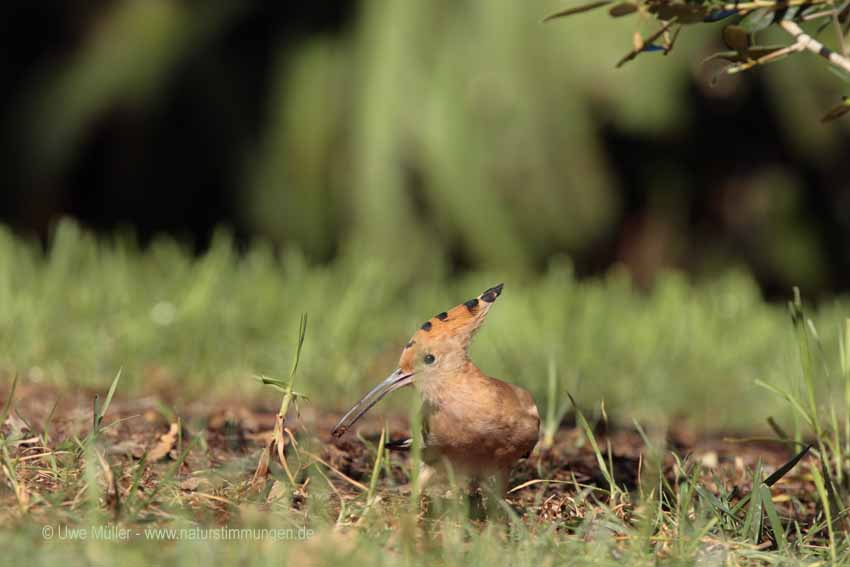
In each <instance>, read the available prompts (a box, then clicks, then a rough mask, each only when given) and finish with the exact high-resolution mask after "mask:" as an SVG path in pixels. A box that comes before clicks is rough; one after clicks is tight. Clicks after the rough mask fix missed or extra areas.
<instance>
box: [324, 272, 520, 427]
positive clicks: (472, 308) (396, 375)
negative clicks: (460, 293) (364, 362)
mask: <svg viewBox="0 0 850 567" xmlns="http://www.w3.org/2000/svg"><path fill="white" fill-rule="evenodd" d="M502 286H503V284H499V285H497V286H494V287H491V288H490V289H488V290H487V291H485V292H484V293H482V294H481V295H479V296H478V297H475V298H473V299H470V300H469V301H465V302H463V303H461V304H460V305H458V306H456V307H453V308H452V309H450V310H449V311H443V312H442V313H439V314H437V315H435V316H433V317H431V318H430V319H428V320H427V321H425V322H424V323H423V324H422V326H421V327H420V328H419V330H418V331H416V333H414V335H413V337H411V339H410V341H408V343H407V344H406V345H405V346H404V349H403V350H402V351H401V358H400V359H399V363H398V368H397V369H396V370H395V372H393V373H392V374H390V375H389V376H388V377H387V378H386V379H385V380H384V381H383V382H381V383H380V384H378V385H377V386H375V387H374V388H373V389H372V390H371V391H369V393H367V394H366V395H365V396H363V398H361V399H360V401H359V402H357V403H356V404H354V406H353V407H352V408H351V409H350V410H348V412H347V413H346V414H345V415H344V416H343V417H342V419H340V420H339V422H338V423H337V424H336V426H335V427H334V429H333V431H332V433H333V435H334V436H335V437H340V436H342V435H344V434H345V432H346V431H348V429H349V428H350V427H351V426H352V425H354V423H355V422H356V421H357V420H358V419H360V418H361V417H362V416H363V415H364V414H365V413H366V412H367V411H369V409H371V408H372V406H374V405H375V404H376V403H378V402H379V401H380V400H381V399H382V398H383V397H384V396H386V395H387V394H389V393H390V392H393V391H395V390H398V389H399V388H403V387H405V386H410V385H411V384H413V383H414V382H415V381H416V382H420V381H421V382H422V383H425V382H427V381H428V380H429V379H431V378H433V377H435V376H438V375H440V374H445V373H450V372H452V371H454V370H458V369H460V368H461V367H462V366H463V364H464V363H465V362H466V361H467V359H468V356H469V355H468V348H469V342H470V341H471V340H472V337H473V336H474V335H475V332H476V331H477V330H478V329H479V328H480V327H481V325H482V324H483V323H484V319H485V318H486V317H487V312H488V311H490V307H492V306H493V303H494V302H495V301H496V298H498V297H499V295H500V294H501V293H502Z"/></svg>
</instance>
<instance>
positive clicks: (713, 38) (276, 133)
mask: <svg viewBox="0 0 850 567" xmlns="http://www.w3.org/2000/svg"><path fill="white" fill-rule="evenodd" d="M567 4H568V3H567V2H566V1H562V0H541V1H536V2H516V1H513V0H464V1H458V0H452V1H449V0H406V1H404V2H398V1H395V2H394V1H391V0H360V1H356V2H354V1H352V2H329V1H324V2H321V1H320V2H312V3H302V4H301V5H298V6H289V5H288V4H286V3H278V2H271V1H268V2H262V1H248V2H230V1H225V0H222V1H204V2H199V1H197V2H191V1H176V0H144V1H141V0H109V1H106V0H102V1H97V2H89V1H86V2H83V1H69V0H63V1H50V2H42V3H38V4H37V5H26V6H23V5H15V6H11V5H10V6H8V7H3V8H0V13H2V26H3V27H2V32H3V36H4V37H5V38H7V44H8V47H7V48H6V49H5V50H4V57H3V59H2V61H0V65H2V68H3V69H4V70H5V72H4V76H7V77H8V78H9V81H10V83H11V86H10V88H7V89H4V92H3V93H2V94H0V105H2V106H0V109H2V112H3V123H2V131H0V148H2V150H3V151H2V157H0V160H2V162H0V163H2V167H3V173H4V190H3V192H2V195H0V218H2V220H3V221H4V223H5V224H6V225H7V227H8V230H4V232H3V236H2V258H0V261H2V262H3V263H4V264H3V268H2V272H0V274H2V275H1V276H0V278H2V282H0V305H2V308H0V314H2V315H0V317H2V321H1V322H0V323H2V334H0V337H2V340H3V350H4V357H3V360H2V365H3V369H4V371H5V372H7V373H11V372H13V371H21V372H24V373H25V374H26V375H27V376H29V377H30V378H31V379H32V380H34V381H39V380H52V381H55V382H59V383H68V382H70V383H73V384H83V385H92V386H93V385H98V386H99V385H102V384H103V383H104V381H108V379H109V378H111V376H112V375H114V372H115V370H116V369H117V368H118V367H119V366H124V367H125V368H128V369H130V372H129V375H130V376H132V378H129V379H128V382H129V383H130V384H135V386H136V387H138V388H143V387H144V386H146V385H151V384H158V385H159V386H163V384H169V385H174V384H181V385H185V386H187V388H188V389H187V390H186V391H187V392H188V391H193V390H192V388H194V391H198V390H200V389H202V388H203V387H205V386H204V385H207V384H209V383H217V384H218V385H221V386H222V387H223V389H228V388H229V389H231V390H232V389H233V388H234V387H239V386H236V385H237V384H239V385H241V384H243V382H242V381H243V380H245V379H246V377H250V374H251V373H253V372H265V373H274V372H276V371H280V372H282V371H283V369H284V368H286V366H287V363H286V361H287V360H288V358H287V357H288V355H289V352H288V350H287V348H286V347H282V346H281V345H289V344H291V341H290V338H291V335H292V333H294V331H295V328H296V326H295V321H296V320H297V316H298V313H299V312H300V311H301V310H302V309H308V310H309V311H310V313H311V316H312V317H313V319H312V320H313V322H314V326H313V327H312V328H311V329H312V330H311V338H310V340H311V346H310V347H309V348H308V354H309V350H310V349H319V348H322V349H323V350H322V351H321V352H316V351H314V358H313V359H312V361H311V360H310V358H309V357H308V359H307V361H306V362H305V367H304V368H305V370H304V371H305V379H306V380H307V381H308V385H306V386H305V388H304V389H306V390H307V392H308V393H313V394H315V393H318V392H322V391H323V390H322V388H323V384H327V383H328V382H327V381H330V383H333V384H334V385H336V386H338V387H339V389H338V392H339V397H340V400H345V399H349V398H350V396H352V395H353V393H354V392H355V391H356V390H358V389H359V388H360V387H362V385H364V384H366V383H368V382H370V381H372V380H374V379H375V378H377V377H380V376H382V375H383V374H385V373H386V370H387V369H391V365H392V364H393V362H394V360H393V359H394V358H395V356H396V354H397V349H398V347H400V345H402V344H403V343H404V341H405V340H406V339H407V337H408V336H409V335H410V334H411V333H412V330H413V329H415V326H416V323H417V322H419V320H420V319H424V318H425V317H428V316H429V315H431V314H433V313H432V312H437V311H439V310H442V309H445V308H448V307H450V306H452V305H454V304H456V303H458V302H460V301H461V300H463V299H466V298H467V296H470V294H475V293H479V292H480V291H481V290H483V289H485V288H486V287H489V286H491V285H493V284H495V283H498V282H499V281H505V282H506V284H507V285H506V295H505V305H504V306H503V307H500V310H495V311H494V314H493V319H494V321H493V322H492V326H493V327H497V328H498V330H494V331H492V332H491V333H492V334H491V335H490V339H489V341H490V342H489V343H488V344H487V345H482V346H481V347H480V348H481V349H482V351H481V352H480V353H479V356H481V357H482V358H483V360H484V363H485V364H487V365H489V366H488V367H485V369H488V370H491V371H492V372H493V373H496V374H499V373H501V375H506V376H508V377H511V376H513V377H515V379H516V380H517V381H521V382H523V383H525V384H527V385H529V386H530V387H531V388H532V389H533V390H534V391H535V394H536V395H538V396H544V395H545V390H546V387H547V386H546V384H547V382H546V380H547V378H546V377H547V376H548V373H549V372H550V371H551V368H552V367H553V366H554V367H555V369H556V372H557V373H558V375H559V377H560V378H559V380H562V381H563V383H564V387H571V388H576V387H577V386H576V385H577V384H579V383H581V384H583V385H582V386H581V387H580V388H581V390H580V393H581V397H583V398H584V399H585V400H587V401H589V402H590V401H595V400H598V398H599V397H602V396H605V397H606V399H608V400H610V403H611V404H612V405H613V406H614V407H615V408H623V409H624V411H625V410H626V409H628V411H631V412H636V413H641V412H642V413H643V414H645V415H651V414H652V413H653V412H656V411H657V410H658V409H659V408H660V409H663V410H664V411H665V412H669V413H670V415H673V414H676V413H677V412H678V413H688V414H689V415H690V416H691V417H693V418H695V419H697V420H702V421H712V420H713V421H712V423H713V424H714V425H717V426H722V425H724V424H732V423H736V422H740V421H745V420H747V419H751V415H750V414H749V413H748V409H749V408H751V407H752V404H753V403H762V401H763V393H759V392H758V390H757V389H755V388H754V387H752V380H753V379H754V378H763V379H770V378H772V377H781V379H782V380H790V379H791V376H792V375H793V374H794V372H796V371H795V370H794V368H795V364H796V362H795V361H796V359H795V358H794V355H793V342H792V341H791V331H790V325H788V324H787V321H786V318H785V315H784V313H783V309H782V306H781V304H782V302H781V300H782V299H785V298H787V297H788V296H789V295H790V292H791V287H792V286H794V285H797V286H800V287H801V288H802V290H803V293H804V296H805V297H806V298H809V299H816V300H818V302H819V303H820V305H821V306H822V307H821V309H820V310H819V311H818V315H817V318H818V321H819V322H821V323H822V324H823V325H824V327H823V333H824V337H825V344H826V345H827V346H826V348H827V349H828V350H829V352H830V353H832V351H833V350H835V349H834V348H833V347H836V348H837V342H836V341H835V340H833V339H834V337H835V335H836V333H837V331H838V329H839V327H840V325H841V319H842V316H843V313H846V310H845V309H843V308H842V305H843V304H844V300H843V299H841V296H840V293H842V292H845V291H847V290H848V289H850V254H848V253H847V250H848V245H850V187H848V183H850V181H848V180H850V160H847V159H846V156H847V155H848V151H850V136H848V134H850V128H849V127H848V124H850V121H848V120H843V121H838V122H834V123H831V124H829V125H826V126H824V125H821V124H820V123H819V120H818V119H819V118H820V116H821V114H822V113H823V111H824V110H825V109H827V108H829V107H831V106H832V105H834V104H835V103H836V102H837V100H838V98H839V96H840V94H842V92H841V90H840V87H841V85H840V83H839V82H838V81H837V79H835V78H834V77H833V76H832V75H831V74H830V73H828V72H827V71H826V70H824V69H823V67H822V65H820V64H812V63H814V62H815V61H814V60H813V59H812V58H809V57H807V56H800V57H795V58H792V59H791V60H788V61H785V62H782V63H779V64H777V65H774V66H770V67H767V68H764V69H759V70H757V71H755V72H753V73H751V74H747V75H744V76H736V77H720V78H719V80H718V81H717V82H716V84H714V78H715V75H716V74H717V71H718V68H717V67H714V66H712V65H711V64H706V65H703V64H702V63H701V62H702V60H703V59H704V58H705V57H706V56H707V55H709V54H711V53H713V52H714V51H716V50H718V49H721V48H722V45H721V43H720V41H719V35H720V27H721V25H716V26H715V25H705V26H697V27H694V28H693V29H687V30H685V33H683V35H682V37H681V38H680V40H679V42H678V44H677V48H676V50H675V51H674V52H673V53H672V54H670V55H668V56H662V55H659V54H646V55H644V56H641V57H639V58H638V59H637V60H636V61H634V62H632V63H630V64H628V65H626V66H625V67H624V68H622V69H619V70H618V69H614V64H615V63H616V61H618V60H619V58H620V57H621V56H622V55H623V54H624V53H626V52H627V51H628V50H629V49H631V43H632V39H631V38H632V34H633V33H634V31H635V30H641V31H643V32H644V33H646V32H647V31H649V30H651V29H652V23H650V22H640V21H639V20H638V19H623V20H617V21H611V20H610V19H609V18H608V16H607V15H606V14H605V13H604V12H603V13H598V14H597V13H592V14H586V15H584V16H582V17H577V18H575V19H570V20H565V21H560V22H558V23H553V24H546V25H543V24H541V23H540V20H541V18H542V17H543V16H544V15H546V14H548V13H550V12H552V11H554V10H556V9H558V8H562V7H564V6H565V5H567ZM776 39H781V37H779V38H776ZM818 63H819V62H818ZM64 217H73V218H75V219H76V223H74V222H65V223H64V224H60V219H62V218H64ZM77 223H79V224H77ZM81 227H82V228H81ZM222 227H225V228H222ZM765 298H766V299H768V300H770V301H776V300H780V301H778V302H777V303H773V304H770V303H768V304H766V303H765V302H764V299H765ZM500 318H501V319H500ZM497 335H498V336H497ZM393 340H394V341H395V342H392V341H393ZM223 342H224V343H226V344H227V346H226V347H223V346H222V343H223ZM476 348H479V347H476ZM487 349H490V350H487ZM789 357H790V358H789ZM834 363H837V358H834V357H833V359H831V362H830V363H829V364H834ZM828 366H829V365H827V367H828ZM582 377H583V378H582ZM825 387H827V386H826V385H825ZM718 397H723V399H724V400H726V402H724V403H728V407H727V408H726V409H725V410H723V411H722V412H721V413H720V414H719V413H718V412H719V411H720V410H718V409H717V408H718V404H716V403H715V401H714V400H716V399H718ZM697 400H699V402H696V401H697ZM334 403H337V402H334ZM765 403H767V402H765ZM338 404H339V405H342V404H343V401H339V402H338ZM767 409H770V407H766V411H767ZM724 412H725V413H724ZM718 420H719V421H718ZM736 420H737V421H736Z"/></svg>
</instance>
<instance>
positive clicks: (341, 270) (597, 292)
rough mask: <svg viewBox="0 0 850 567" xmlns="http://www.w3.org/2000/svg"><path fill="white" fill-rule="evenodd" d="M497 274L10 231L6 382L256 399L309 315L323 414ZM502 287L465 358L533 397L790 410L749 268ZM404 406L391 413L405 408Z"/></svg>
mask: <svg viewBox="0 0 850 567" xmlns="http://www.w3.org/2000/svg"><path fill="white" fill-rule="evenodd" d="M504 276H505V274H504V273H501V272H473V273H470V274H469V275H467V276H466V277H463V278H461V279H456V278H450V279H447V278H445V277H442V276H432V277H429V278H420V279H418V280H416V281H415V282H411V281H410V280H409V279H408V278H407V277H406V275H405V274H403V273H401V272H398V271H395V270H391V269H387V268H386V266H385V265H384V264H383V263H381V262H380V261H378V260H371V261H361V262H347V261H337V262H334V263H332V264H330V265H328V266H325V267H310V266H309V265H308V264H307V263H305V260H304V258H303V256H302V255H301V254H300V253H296V252H289V253H286V254H283V255H282V256H280V257H278V256H276V255H275V254H274V253H273V252H272V249H271V248H270V247H268V246H266V245H256V246H254V247H252V248H251V249H249V250H247V251H246V252H245V253H244V254H237V253H236V251H235V250H234V247H233V243H232V241H231V239H230V237H229V236H228V235H227V234H226V233H223V232H221V233H219V234H218V235H217V236H216V237H215V239H214V242H213V245H212V247H211V248H210V250H209V251H208V252H207V253H206V254H204V255H202V256H201V257H199V258H195V257H193V255H191V254H190V253H188V252H187V251H186V250H184V249H182V248H181V247H180V246H178V245H177V244H175V243H174V242H173V241H171V240H158V241H156V242H155V243H153V244H152V245H151V246H150V247H149V248H148V249H146V250H144V251H141V250H139V248H138V246H137V245H136V244H135V243H134V241H133V239H132V238H129V237H126V236H125V237H119V238H116V239H115V240H113V241H112V242H103V241H98V240H96V239H95V238H94V237H93V235H91V234H89V233H86V232H82V231H81V230H80V229H79V228H78V226H77V225H75V224H73V223H71V222H64V223H62V224H61V225H59V226H58V228H57V230H56V231H55V233H54V235H53V238H52V241H51V245H50V250H49V252H48V253H46V254H45V253H43V252H42V251H41V250H40V248H39V247H37V246H33V245H31V244H28V243H25V242H22V241H20V240H18V239H16V238H15V237H13V236H12V235H11V234H10V233H9V232H8V231H6V230H4V231H2V232H0V373H2V375H4V376H5V377H6V378H10V377H11V375H12V374H13V373H15V372H18V373H19V374H20V375H21V377H22V379H23V383H24V384H27V383H39V382H45V383H52V384H57V385H60V386H69V385H70V386H81V387H92V388H98V389H100V390H105V389H106V386H108V384H109V382H110V380H111V379H112V378H113V377H114V376H115V373H116V372H117V371H118V369H119V368H123V373H122V379H121V380H122V391H124V392H125V393H127V394H128V395H134V394H138V393H142V392H149V391H164V393H165V394H166V395H169V393H172V395H174V396H177V397H178V398H184V397H189V398H191V397H193V396H195V395H197V394H200V393H201V392H203V394H204V395H205V396H207V397H209V396H215V395H227V396H228V397H232V396H233V395H234V392H241V395H243V396H246V397H253V396H257V397H259V396H263V395H264V394H263V390H262V388H260V387H259V386H258V387H257V388H256V390H255V391H251V390H250V389H249V390H246V389H245V388H244V387H243V386H241V385H244V384H245V383H246V381H248V382H250V381H251V380H250V377H252V376H254V375H269V376H279V375H285V373H286V370H287V369H288V368H289V365H290V364H291V357H292V352H291V345H294V344H296V341H295V338H296V337H295V336H294V333H295V332H296V330H297V328H298V326H297V322H298V318H299V316H300V314H301V313H302V312H303V311H307V312H309V314H310V331H309V336H308V337H307V341H306V343H305V344H304V352H303V357H302V360H301V366H300V367H299V372H302V374H301V376H302V377H303V379H302V380H300V381H299V390H300V391H303V393H304V394H306V395H308V396H310V397H311V399H312V400H313V402H312V403H315V404H318V406H319V407H322V408H334V407H337V406H343V405H346V402H347V401H348V402H350V400H351V399H352V398H353V397H354V396H356V395H357V394H358V393H362V391H363V390H364V388H365V387H366V386H369V385H372V384H373V383H374V382H375V381H376V380H378V379H379V378H381V377H383V376H385V375H386V374H387V372H388V371H389V370H391V369H392V368H394V367H395V366H396V365H397V362H398V356H399V353H400V352H401V349H402V347H403V345H404V344H405V342H407V340H408V339H409V337H410V335H412V334H413V332H414V331H415V330H416V329H417V327H418V326H419V324H420V323H421V322H422V321H423V320H424V319H426V318H428V317H429V316H432V315H433V314H434V313H436V312H439V311H441V310H444V309H447V308H449V307H451V306H453V305H456V304H458V303H460V302H461V301H463V300H464V299H466V298H468V297H472V296H474V295H476V294H478V293H480V292H481V290H482V289H486V288H487V287H489V286H491V285H493V284H495V283H498V282H499V281H503V280H502V278H503V277H504ZM504 281H505V292H504V295H503V297H501V298H500V299H499V305H498V306H497V308H496V309H494V310H493V312H492V313H491V314H490V316H489V317H488V323H487V325H486V326H485V327H484V329H483V331H482V332H481V335H480V336H479V337H478V338H477V339H476V341H475V343H473V347H472V350H473V353H472V354H473V357H474V358H475V360H476V361H477V362H478V363H479V364H480V365H481V367H482V368H483V369H484V370H485V371H487V372H488V373H490V374H492V375H494V376H498V377H502V378H506V379H509V380H511V381H514V382H517V383H519V384H522V385H524V386H526V387H528V388H529V389H530V390H531V391H532V392H533V394H534V395H535V397H536V399H537V400H538V403H540V404H543V401H544V400H545V399H546V395H547V391H549V389H551V385H550V384H549V383H548V381H549V376H550V373H551V371H552V368H553V366H554V369H555V371H556V373H557V376H558V381H559V391H566V390H568V391H570V392H572V393H573V394H575V395H576V396H577V398H578V399H579V401H580V402H582V403H585V404H588V405H595V404H596V403H597V401H598V400H599V399H604V400H605V404H606V407H607V408H608V412H609V414H610V415H612V416H615V417H616V418H618V419H626V418H628V417H629V416H634V417H638V418H640V419H642V420H647V421H650V422H653V421H658V420H660V419H667V418H670V417H674V416H677V415H679V416H686V417H687V418H688V419H689V420H691V421H692V422H693V423H695V424H697V425H703V426H706V427H709V428H713V429H723V428H728V427H737V426H741V427H744V426H747V427H750V426H752V425H753V424H754V423H763V420H764V419H765V418H766V417H767V416H768V415H776V416H778V417H781V416H784V415H787V411H786V408H784V407H783V404H782V400H780V399H774V398H773V397H772V396H765V394H764V391H762V390H761V389H759V388H757V387H756V385H755V383H754V381H755V380H756V379H760V380H763V381H765V382H767V383H771V384H774V385H777V386H779V387H782V388H787V387H788V386H789V385H794V384H797V383H798V382H799V364H798V362H797V360H796V355H795V352H796V351H795V350H794V344H795V343H794V335H793V333H792V330H791V329H790V328H789V325H788V324H787V314H786V312H785V310H784V309H783V308H782V307H780V306H775V305H770V304H766V303H764V302H763V301H762V299H761V298H760V295H759V291H758V289H757V287H756V285H755V283H754V282H753V281H752V279H751V278H749V277H747V276H745V275H742V274H740V273H728V274H726V275H724V276H723V277H719V278H717V279H715V280H714V281H712V282H710V283H704V284H698V285H697V284H693V283H690V282H689V281H688V280H687V279H686V278H685V277H684V276H683V275H682V274H679V273H675V272H670V273H665V274H663V275H662V276H661V277H660V279H659V282H658V285H657V286H655V288H654V289H653V290H652V291H651V292H649V293H645V292H641V291H639V290H636V289H635V288H634V286H633V284H632V282H631V280H630V278H629V276H628V275H627V273H625V272H624V271H622V270H619V271H614V272H612V273H611V274H610V275H608V276H607V277H605V278H603V279H599V280H590V281H583V282H579V281H577V280H576V278H575V276H574V274H573V272H572V268H571V266H570V264H569V262H567V261H566V260H562V261H559V262H554V263H552V264H551V265H550V266H549V267H548V269H547V270H546V271H545V273H544V274H543V275H542V276H539V277H534V278H527V279H525V280H518V279H516V278H511V279H505V280H504ZM848 308H850V304H848V303H847V301H846V300H841V301H840V302H836V303H831V304H829V305H825V306H823V307H822V308H821V309H820V311H819V312H818V313H817V314H816V316H815V317H814V319H815V322H816V323H817V325H818V329H819V330H820V332H821V333H822V334H821V337H822V344H823V348H825V349H826V351H827V352H828V353H829V356H826V357H824V358H825V360H829V361H836V360H838V359H839V357H838V356H837V355H836V353H837V349H838V342H837V338H836V337H837V336H838V335H839V334H840V330H841V328H842V324H843V318H844V317H845V316H846V313H847V312H848ZM826 370H829V369H826ZM840 375H841V373H840V372H838V371H837V369H836V368H832V369H831V373H830V374H829V375H827V374H823V375H818V378H817V384H818V387H819V388H820V389H822V391H823V393H828V392H831V391H833V390H834V388H837V387H839V388H840V387H841V384H839V383H833V381H834V380H838V378H829V376H833V377H839V376H840ZM4 379H5V378H4ZM404 398H405V395H404V394H400V395H399V396H394V397H393V399H392V400H389V404H390V405H392V404H396V408H406V407H407V405H405V404H404ZM753 408H758V409H757V410H754V409H753ZM387 411H389V410H387ZM402 411H404V410H402ZM662 416H667V417H666V418H665V417H662ZM662 425H663V424H662Z"/></svg>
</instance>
